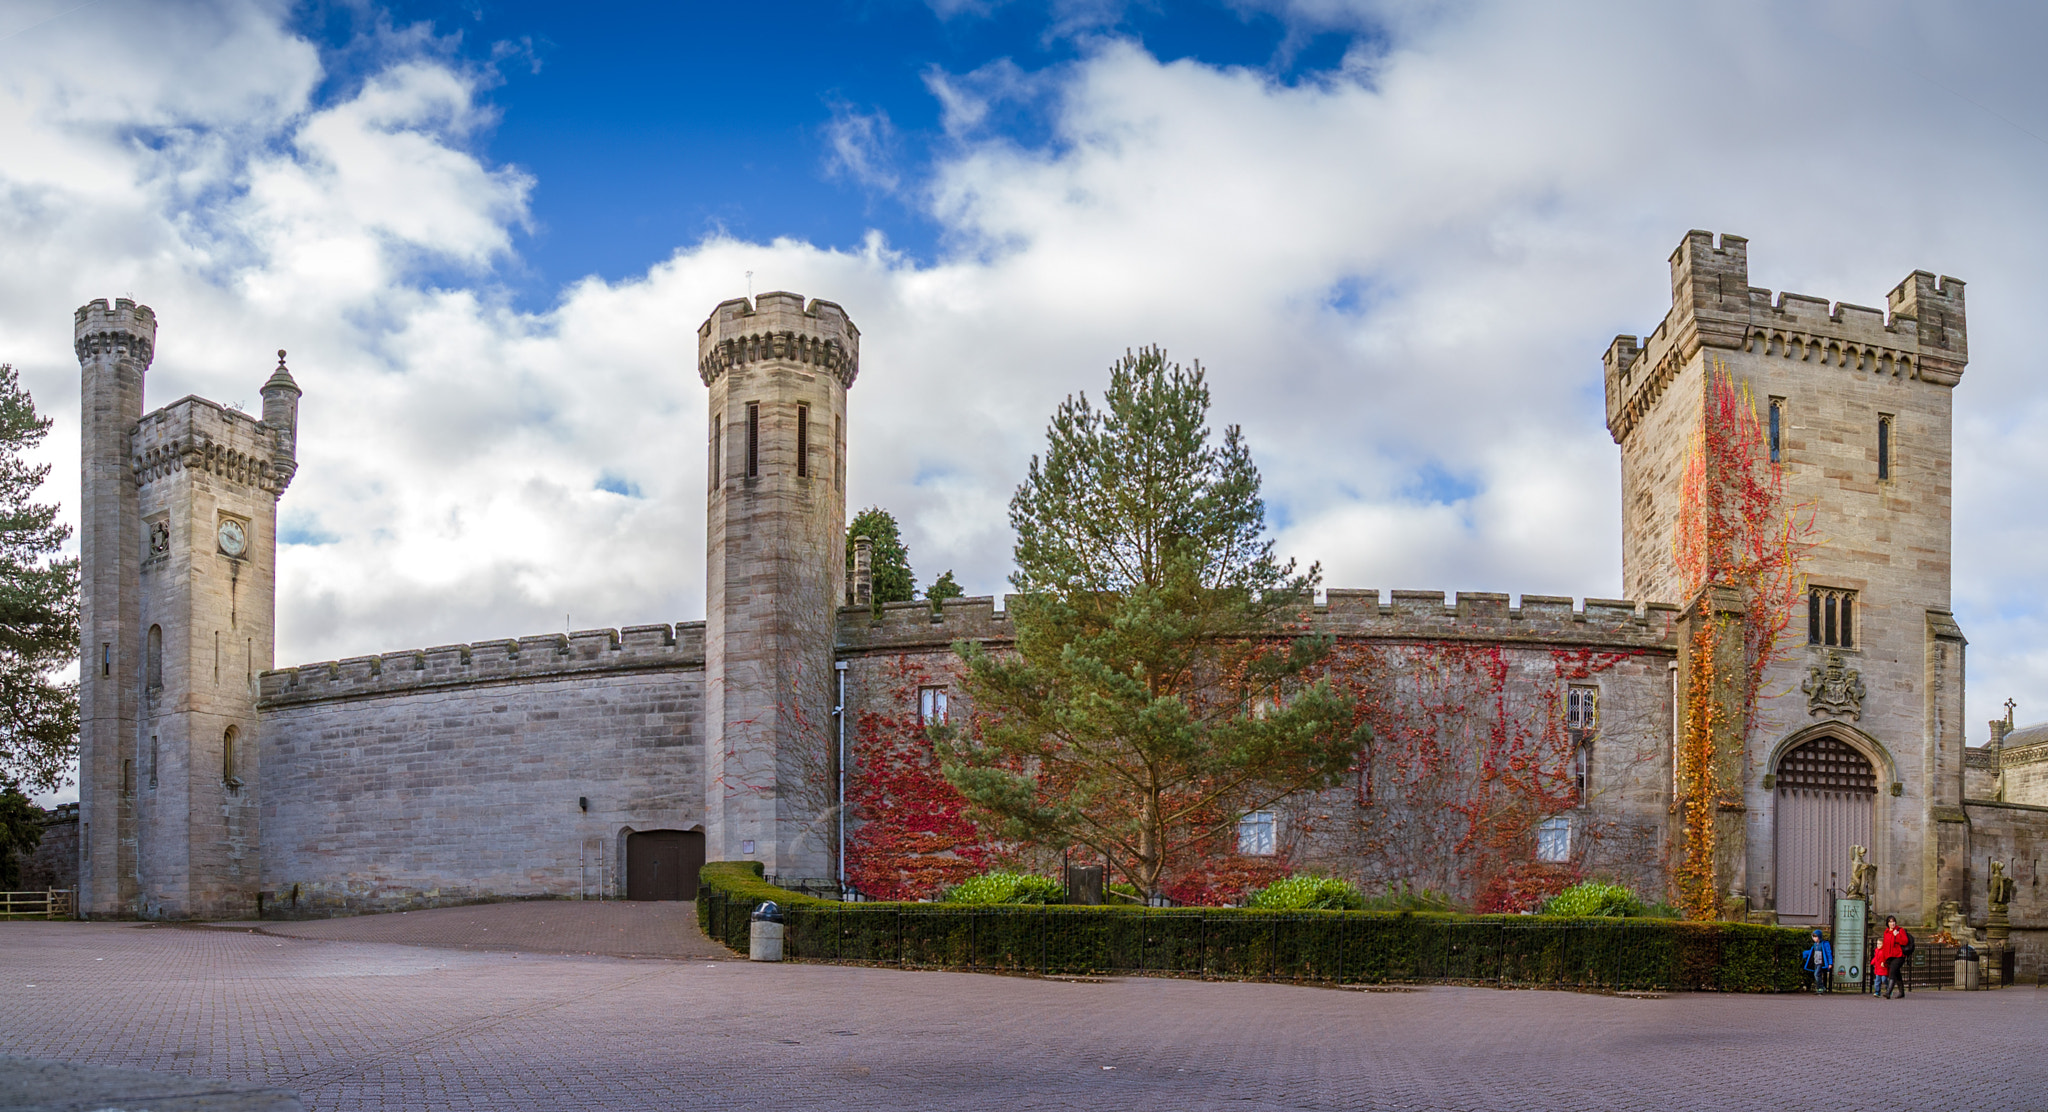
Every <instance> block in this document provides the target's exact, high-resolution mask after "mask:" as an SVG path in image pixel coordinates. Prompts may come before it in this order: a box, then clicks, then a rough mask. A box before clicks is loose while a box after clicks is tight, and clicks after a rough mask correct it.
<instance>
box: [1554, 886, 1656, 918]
mask: <svg viewBox="0 0 2048 1112" xmlns="http://www.w3.org/2000/svg"><path fill="white" fill-rule="evenodd" d="M1648 913H1649V908H1648V907H1647V906H1645V905H1644V903H1643V901H1642V898H1641V897H1640V896H1637V895H1636V894H1635V893H1634V892H1632V891H1630V890H1629V889H1628V888H1627V887H1625V886H1623V885H1620V884H1606V883H1603V882H1601V881H1597V880H1588V881H1585V882H1583V883H1579V884H1574V885H1572V886H1571V887H1570V888H1567V889H1565V890H1564V891H1562V892H1559V893H1558V894H1557V895H1555V896H1552V897H1550V899H1548V900H1546V901H1544V903H1543V906H1542V907H1541V908H1539V909H1538V910H1537V914H1539V915H1568V916H1572V917H1574V918H1608V919H1630V918H1636V917H1638V916H1642V915H1646V914H1648Z"/></svg>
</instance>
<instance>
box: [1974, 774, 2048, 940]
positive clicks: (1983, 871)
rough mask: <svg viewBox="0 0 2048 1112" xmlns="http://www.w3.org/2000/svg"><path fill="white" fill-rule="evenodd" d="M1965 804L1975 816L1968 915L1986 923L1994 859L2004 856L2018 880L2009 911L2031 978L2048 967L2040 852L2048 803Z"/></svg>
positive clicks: (2047, 900)
mask: <svg viewBox="0 0 2048 1112" xmlns="http://www.w3.org/2000/svg"><path fill="white" fill-rule="evenodd" d="M1963 810H1964V811H1965V812H1966V813H1967V814H1968V815H1969V817H1970V862H1969V869H1968V878H1967V887H1966V889H1965V891H1967V892H1968V896H1969V898H1968V899H1967V900H1965V901H1964V904H1963V909H1964V910H1963V914H1964V917H1965V918H1966V919H1967V920H1968V921H1969V923H1970V925H1971V926H1973V927H1976V928H1977V929H1978V930H1983V929H1984V926H1985V922H1986V917H1987V916H1988V915H1989V914H1990V911H1991V898H1990V877H1991V862H1993V861H2001V862H2004V863H2005V875H2006V876H2008V877H2010V878H2011V879H2012V882H2013V897H2012V903H2011V904H2009V905H2008V906H2007V908H2006V916H2007V918H2008V919H2009V920H2010V921H2011V924H2012V944H2013V947H2014V949H2016V950H2017V951H2018V952H2019V957H2018V959H2017V961H2018V963H2019V966H2018V971H2019V973H2020V974H2021V976H2022V977H2028V978H2030V977H2031V976H2032V975H2033V974H2036V973H2039V972H2042V971H2044V970H2048V883H2043V881H2042V877H2041V858H2042V857H2043V856H2044V851H2048V807H2037V806H2031V805H2028V804H2023V803H1992V802H1988V801H1982V800H1974V799H1973V800H1968V801H1966V802H1965V803H1964V804H1963Z"/></svg>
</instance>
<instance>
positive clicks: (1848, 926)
mask: <svg viewBox="0 0 2048 1112" xmlns="http://www.w3.org/2000/svg"><path fill="white" fill-rule="evenodd" d="M1869 922H1870V903H1869V901H1867V900H1861V899H1855V898H1852V897H1848V896H1838V897H1836V899H1835V937H1834V947H1835V976H1834V981H1833V983H1832V985H1831V986H1830V987H1832V988H1833V989H1834V990H1835V991H1836V992H1861V991H1862V990H1863V957H1864V954H1863V939H1864V934H1865V932H1866V930H1867V929H1868V926H1869Z"/></svg>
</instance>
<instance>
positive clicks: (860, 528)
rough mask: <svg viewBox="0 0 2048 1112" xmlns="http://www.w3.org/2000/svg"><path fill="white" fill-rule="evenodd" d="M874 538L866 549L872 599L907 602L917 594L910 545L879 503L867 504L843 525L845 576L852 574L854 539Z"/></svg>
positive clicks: (848, 576)
mask: <svg viewBox="0 0 2048 1112" xmlns="http://www.w3.org/2000/svg"><path fill="white" fill-rule="evenodd" d="M855 537H866V538H867V539H868V540H870V541H872V542H874V545H873V547H872V548H871V549H870V550H869V552H868V568H869V570H870V571H871V572H872V573H873V575H874V603H875V605H876V606H880V605H882V604H883V603H885V602H909V601H911V600H912V599H915V598H916V597H917V577H916V576H914V575H912V574H910V549H909V548H908V547H907V546H905V545H904V543H903V534H902V531H901V530H899V529H898V528H897V527H896V518H895V517H894V516H893V515H891V514H890V513H889V511H887V510H885V509H883V508H882V507H880V506H869V507H868V508H867V509H865V510H862V511H861V512H859V513H857V514H855V515H853V523H852V524H850V525H848V526H847V527H846V576H847V579H848V580H851V579H852V578H853V539H854V538H855Z"/></svg>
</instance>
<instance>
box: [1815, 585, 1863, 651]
mask: <svg viewBox="0 0 2048 1112" xmlns="http://www.w3.org/2000/svg"><path fill="white" fill-rule="evenodd" d="M1806 643H1807V644H1809V645H1828V646H1831V647H1834V648H1842V649H1847V648H1854V647H1855V645H1856V592H1854V591H1843V590H1838V589H1836V588H1834V587H1809V588H1807V591H1806Z"/></svg>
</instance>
